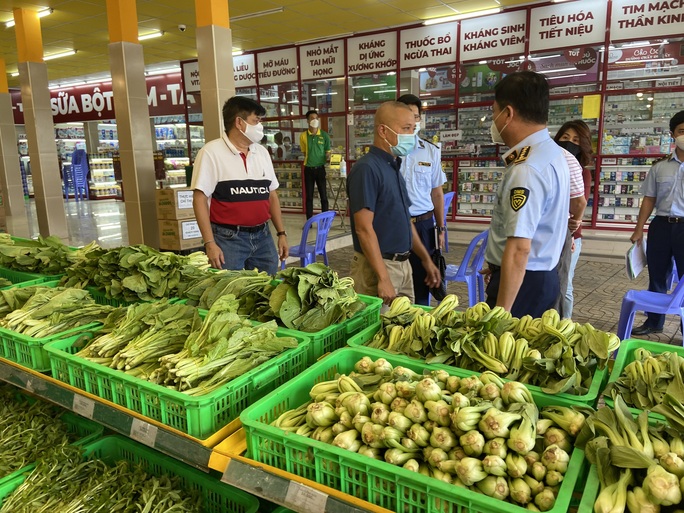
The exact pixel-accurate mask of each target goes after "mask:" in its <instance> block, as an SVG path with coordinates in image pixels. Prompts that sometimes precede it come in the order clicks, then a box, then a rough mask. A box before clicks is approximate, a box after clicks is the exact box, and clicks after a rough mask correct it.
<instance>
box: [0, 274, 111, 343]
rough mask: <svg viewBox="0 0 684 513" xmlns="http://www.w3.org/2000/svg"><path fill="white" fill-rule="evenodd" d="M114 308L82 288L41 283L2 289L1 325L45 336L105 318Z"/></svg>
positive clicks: (0, 295)
mask: <svg viewBox="0 0 684 513" xmlns="http://www.w3.org/2000/svg"><path fill="white" fill-rule="evenodd" d="M113 310H114V307H112V306H105V305H98V304H97V303H96V302H95V300H94V299H93V298H92V297H91V296H90V294H89V293H88V292H87V291H85V290H80V289H65V288H62V287H53V288H50V287H41V286H40V285H38V286H33V287H24V288H17V289H7V290H2V291H0V313H2V314H4V318H2V319H1V320H0V326H1V327H3V328H6V329H8V330H12V331H14V332H16V333H21V334H23V335H26V336H29V337H35V338H45V337H48V336H50V335H54V334H56V333H62V332H64V331H67V330H70V329H72V328H76V327H78V326H84V325H86V324H90V323H92V322H101V321H103V320H104V319H105V318H106V317H107V316H108V315H109V314H110V313H111V312H112V311H113Z"/></svg>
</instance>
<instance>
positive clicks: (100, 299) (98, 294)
mask: <svg viewBox="0 0 684 513" xmlns="http://www.w3.org/2000/svg"><path fill="white" fill-rule="evenodd" d="M86 290H87V291H88V292H89V293H90V295H91V296H93V298H94V299H95V301H97V303H98V304H100V305H110V306H129V305H132V304H135V303H136V302H138V301H126V300H124V299H115V298H111V297H107V294H106V293H105V291H104V290H100V289H98V288H97V287H86ZM140 302H141V301H140Z"/></svg>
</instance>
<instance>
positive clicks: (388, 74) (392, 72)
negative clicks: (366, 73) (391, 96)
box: [387, 71, 397, 77]
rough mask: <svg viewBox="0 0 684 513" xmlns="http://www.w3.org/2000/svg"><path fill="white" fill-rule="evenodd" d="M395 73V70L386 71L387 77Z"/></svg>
mask: <svg viewBox="0 0 684 513" xmlns="http://www.w3.org/2000/svg"><path fill="white" fill-rule="evenodd" d="M396 74H397V72H396V71H388V72H387V76H388V77H391V76H394V75H396Z"/></svg>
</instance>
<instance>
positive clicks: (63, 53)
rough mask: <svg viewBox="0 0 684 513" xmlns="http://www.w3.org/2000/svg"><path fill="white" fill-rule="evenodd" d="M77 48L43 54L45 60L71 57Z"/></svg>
mask: <svg viewBox="0 0 684 513" xmlns="http://www.w3.org/2000/svg"><path fill="white" fill-rule="evenodd" d="M76 52H77V50H69V51H68V52H59V53H52V54H50V55H43V60H44V61H51V60H52V59H59V58H61V57H69V56H70V55H75V54H76Z"/></svg>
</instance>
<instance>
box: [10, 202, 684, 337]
mask: <svg viewBox="0 0 684 513" xmlns="http://www.w3.org/2000/svg"><path fill="white" fill-rule="evenodd" d="M27 206H28V213H29V215H28V216H27V218H26V219H11V218H10V219H9V220H8V224H9V229H10V233H15V234H17V235H21V236H30V237H35V236H37V235H38V223H37V221H36V217H35V206H34V204H33V201H30V202H29V203H28V204H27ZM65 208H66V212H67V224H68V229H69V241H68V243H69V244H70V245H72V246H82V245H84V244H87V243H89V242H91V241H93V240H96V241H97V242H98V243H99V244H100V245H101V246H103V247H116V246H120V245H125V244H128V237H127V231H126V224H125V208H124V204H123V203H122V202H120V201H116V200H98V201H81V202H76V201H73V200H71V201H69V202H66V203H65ZM344 221H345V225H344V226H343V225H342V220H341V218H340V217H339V216H338V217H336V218H335V221H334V222H333V228H332V229H331V231H330V235H329V238H328V246H327V247H328V256H329V260H330V265H331V266H332V267H333V268H334V269H336V270H337V271H338V272H339V273H340V275H342V276H348V275H349V267H350V263H351V258H352V255H353V249H352V247H351V234H350V228H349V220H348V219H345V220H344ZM284 222H285V227H286V230H287V231H288V234H289V242H290V244H291V245H295V244H299V243H300V240H301V233H302V227H303V225H304V222H305V218H304V216H303V215H302V214H285V215H284ZM483 227H484V225H482V226H479V227H475V228H473V226H472V225H467V227H465V229H460V230H459V227H458V225H456V226H451V227H450V229H449V232H450V241H451V244H450V251H449V253H447V254H446V259H447V263H449V264H458V263H460V261H461V258H462V257H463V253H464V252H465V244H464V243H463V241H467V240H470V238H472V236H473V235H474V234H475V232H474V231H473V229H477V230H479V229H481V228H483ZM611 233H613V232H611ZM614 235H615V238H616V240H622V239H625V240H628V239H629V235H628V234H627V233H617V232H616V233H615V234H614ZM313 238H314V236H313V233H312V234H310V236H309V240H312V239H313ZM587 238H588V237H587ZM604 238H605V236H604ZM598 242H599V244H600V246H601V254H602V255H605V256H613V258H612V260H610V259H608V261H605V260H607V259H606V258H601V260H602V261H596V258H597V257H595V256H594V254H591V255H590V256H589V257H587V256H585V257H584V258H582V257H580V261H579V264H578V267H577V270H576V272H575V281H574V285H575V307H574V312H573V319H574V320H575V321H577V322H589V323H591V324H592V325H594V326H595V327H596V328H598V329H603V330H608V331H615V330H616V328H617V322H618V318H619V316H620V305H621V302H622V297H623V295H624V293H625V291H627V290H628V289H646V288H647V286H648V274H647V270H646V271H644V272H643V273H642V274H641V275H640V276H639V277H638V278H637V279H636V280H634V281H629V279H628V278H627V275H626V273H625V268H624V264H622V263H620V256H621V255H624V246H625V244H624V242H625V241H622V243H618V242H616V243H613V242H609V241H606V240H600V241H598ZM610 244H612V245H613V246H616V245H619V246H620V247H619V249H618V253H616V255H612V253H611V251H612V250H611V248H606V247H605V246H606V245H610ZM627 246H628V243H627ZM616 256H617V258H615V257H616ZM298 262H299V260H298V259H290V261H289V262H288V264H289V265H298ZM449 292H452V293H455V294H457V295H458V296H459V298H461V301H462V304H467V294H466V287H465V285H464V284H462V283H450V284H449ZM644 319H645V316H644V315H642V314H637V318H636V319H635V322H634V325H635V326H639V325H641V323H642V322H643V320H644ZM647 338H649V339H650V340H657V341H661V342H666V343H670V344H677V345H681V344H682V335H681V333H680V332H679V323H678V319H677V318H675V317H668V319H667V322H666V324H665V329H664V331H663V333H662V334H654V335H650V336H649V337H647Z"/></svg>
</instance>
